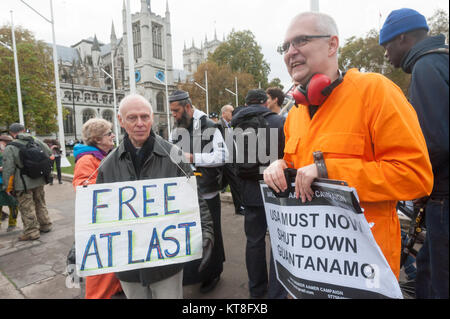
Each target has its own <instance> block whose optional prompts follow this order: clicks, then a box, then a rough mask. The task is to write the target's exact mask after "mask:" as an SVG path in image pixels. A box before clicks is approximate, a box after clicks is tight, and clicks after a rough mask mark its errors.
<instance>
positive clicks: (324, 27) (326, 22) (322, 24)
mask: <svg viewBox="0 0 450 319" xmlns="http://www.w3.org/2000/svg"><path fill="white" fill-rule="evenodd" d="M307 17H314V18H315V22H316V24H315V28H316V31H317V33H319V34H329V35H331V36H337V37H339V30H338V27H337V24H336V21H334V19H333V18H332V17H331V16H329V15H328V14H325V13H321V12H303V13H300V14H298V15H297V16H296V17H295V18H294V19H293V21H296V20H299V19H300V18H307Z"/></svg>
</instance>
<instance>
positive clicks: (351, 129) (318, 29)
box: [264, 12, 433, 277]
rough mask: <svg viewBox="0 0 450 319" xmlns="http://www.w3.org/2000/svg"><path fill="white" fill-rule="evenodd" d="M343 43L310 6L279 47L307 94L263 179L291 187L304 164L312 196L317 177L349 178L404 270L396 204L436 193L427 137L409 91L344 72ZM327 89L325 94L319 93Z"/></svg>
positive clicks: (299, 188)
mask: <svg viewBox="0 0 450 319" xmlns="http://www.w3.org/2000/svg"><path fill="white" fill-rule="evenodd" d="M338 48H339V36H338V31H337V26H336V23H335V22H334V20H333V19H332V18H331V17H329V16H327V15H325V14H322V13H310V12H309V13H303V14H300V15H298V16H296V17H295V18H294V19H293V21H292V22H291V24H290V26H289V28H288V30H287V32H286V37H285V42H284V44H283V45H282V46H280V48H279V52H280V53H281V54H283V55H284V61H285V63H286V66H287V69H288V72H289V74H290V75H291V77H292V80H293V81H294V82H295V83H299V84H300V85H301V86H302V87H303V88H304V93H305V96H306V100H307V101H306V102H305V103H303V104H304V105H296V107H293V108H292V109H291V111H290V113H289V115H288V118H287V120H286V124H285V128H284V129H285V135H286V145H285V150H284V151H285V156H284V159H282V160H279V161H276V162H274V163H272V165H271V166H269V167H268V168H267V169H266V171H265V172H264V180H265V182H266V183H267V185H268V186H270V187H272V188H273V189H274V190H275V191H277V192H278V191H284V190H286V189H287V184H286V179H285V176H284V173H283V170H284V169H286V168H288V167H290V168H295V169H297V176H296V180H295V191H296V195H297V198H301V200H302V202H305V201H311V200H312V197H313V192H312V190H311V184H312V182H313V181H314V179H315V178H318V177H323V176H326V174H325V172H327V174H328V178H330V179H336V180H343V181H346V182H347V183H348V184H349V186H350V187H354V188H355V189H356V190H357V192H358V196H359V199H360V204H361V206H362V208H363V209H364V213H365V216H366V219H367V221H368V222H369V223H373V224H374V226H373V227H372V232H373V235H374V237H375V240H376V241H377V243H378V245H379V246H380V248H381V250H382V252H383V253H384V256H385V257H386V259H387V261H388V263H389V265H390V266H391V269H392V271H393V273H394V274H395V275H396V276H397V277H398V276H399V273H400V250H401V243H400V240H401V238H400V223H399V220H398V217H397V214H396V204H397V201H399V200H411V199H414V198H420V197H422V196H426V195H428V194H429V193H430V192H431V189H432V187H433V173H432V169H431V164H430V160H429V157H428V152H427V147H426V143H425V140H424V137H423V134H422V131H421V128H420V126H419V122H418V119H417V115H416V113H415V111H414V109H413V108H412V106H411V105H410V104H409V103H408V101H407V99H406V98H405V96H404V95H403V93H402V91H401V90H400V89H399V88H398V87H397V86H396V85H395V84H394V83H392V82H391V81H390V80H389V79H387V78H385V77H384V76H382V75H380V74H374V73H361V72H359V71H358V70H356V69H351V70H349V71H348V72H346V73H345V74H342V73H341V72H340V71H339V70H338V57H337V54H338ZM317 73H320V74H322V75H323V77H327V78H328V79H329V81H330V83H331V85H330V86H328V87H327V89H328V91H327V89H325V90H322V89H323V88H320V90H317V88H316V85H318V86H320V83H319V84H317V83H316V82H314V83H313V80H311V78H312V77H313V76H314V75H316V74H317ZM322 75H321V77H322ZM310 80H311V81H310ZM314 81H315V80H314ZM305 91H306V92H305ZM320 95H322V96H321V97H322V98H323V99H320V98H317V96H320ZM311 100H314V101H313V102H311ZM316 100H319V102H317V101H316ZM323 100H324V101H323ZM316 151H321V152H322V153H323V157H324V162H325V166H323V165H320V164H319V163H318V164H316V163H315V161H314V158H313V153H314V152H316Z"/></svg>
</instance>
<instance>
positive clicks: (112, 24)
mask: <svg viewBox="0 0 450 319" xmlns="http://www.w3.org/2000/svg"><path fill="white" fill-rule="evenodd" d="M111 39H115V40H117V37H116V30H115V29H114V21H112V23H111Z"/></svg>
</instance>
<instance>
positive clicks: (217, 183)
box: [172, 111, 225, 194]
mask: <svg viewBox="0 0 450 319" xmlns="http://www.w3.org/2000/svg"><path fill="white" fill-rule="evenodd" d="M196 112H197V111H196ZM195 116H199V118H198V119H196V118H193V119H192V122H191V125H190V126H189V128H188V131H189V150H186V149H185V148H186V146H187V144H186V141H183V137H184V136H183V135H178V134H177V130H174V132H173V134H172V137H173V143H174V144H175V145H177V146H178V147H179V148H181V150H182V151H184V152H189V153H197V152H203V151H204V150H205V149H207V148H208V147H206V146H207V145H212V144H213V139H214V136H213V135H211V136H209V138H208V139H205V138H204V137H205V130H208V129H209V130H211V131H214V130H219V125H218V124H216V123H214V122H213V121H211V120H210V119H209V118H208V116H207V115H206V114H204V113H202V112H197V113H195ZM196 121H198V122H197V123H200V124H199V125H200V127H199V129H197V128H196V127H194V126H195V125H196V124H194V122H196ZM219 131H220V130H219ZM202 137H203V138H202ZM197 143H200V145H198V144H197ZM222 144H223V145H221V147H225V144H224V143H222ZM209 151H210V152H211V153H212V152H214V149H211V148H209ZM224 164H225V159H224V162H223V163H222V164H221V165H220V166H217V167H203V166H201V165H200V164H196V163H194V166H195V170H196V172H197V173H200V175H199V176H197V183H198V189H199V192H200V193H201V194H207V193H213V192H217V191H220V190H221V185H222V166H223V165H224Z"/></svg>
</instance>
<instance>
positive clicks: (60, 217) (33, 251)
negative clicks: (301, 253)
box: [0, 181, 248, 299]
mask: <svg viewBox="0 0 450 319" xmlns="http://www.w3.org/2000/svg"><path fill="white" fill-rule="evenodd" d="M45 192H46V199H47V205H48V210H49V214H50V217H51V219H52V221H53V224H54V227H53V231H51V232H50V233H47V234H41V237H40V239H39V240H35V241H31V242H18V241H17V237H18V236H19V235H20V234H21V229H22V223H21V221H20V218H19V219H18V230H16V231H13V232H9V233H7V232H6V228H7V221H5V222H3V223H2V227H1V228H0V299H2V298H14V299H15V298H31V299H34V298H45V299H47V298H48V299H54V298H58V299H73V298H82V296H83V291H82V288H83V284H81V285H80V288H78V289H77V288H71V289H69V288H67V287H66V276H65V274H66V256H67V253H68V251H69V249H70V247H71V246H72V243H73V241H74V197H75V192H74V190H73V188H72V184H71V183H70V182H67V181H66V182H64V184H62V185H58V184H54V185H52V186H50V185H47V186H46V187H45ZM222 199H223V200H222V227H223V230H222V231H223V238H224V246H225V254H226V262H225V264H224V272H223V274H222V277H221V280H220V282H219V284H218V285H217V287H216V289H215V290H213V291H212V292H210V293H208V294H206V295H203V294H201V293H200V292H199V285H193V286H187V287H185V288H184V297H185V298H187V299H202V298H208V299H247V298H248V285H247V272H246V268H245V257H244V256H245V255H244V252H245V234H244V217H243V216H240V215H235V214H234V207H233V205H232V204H231V202H230V199H229V196H228V194H223V196H222Z"/></svg>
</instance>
